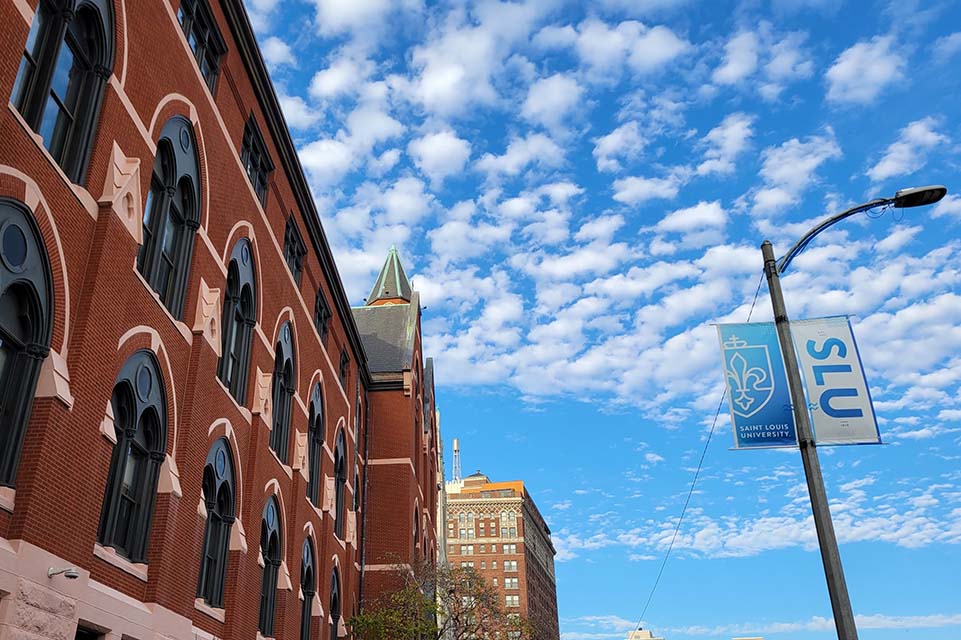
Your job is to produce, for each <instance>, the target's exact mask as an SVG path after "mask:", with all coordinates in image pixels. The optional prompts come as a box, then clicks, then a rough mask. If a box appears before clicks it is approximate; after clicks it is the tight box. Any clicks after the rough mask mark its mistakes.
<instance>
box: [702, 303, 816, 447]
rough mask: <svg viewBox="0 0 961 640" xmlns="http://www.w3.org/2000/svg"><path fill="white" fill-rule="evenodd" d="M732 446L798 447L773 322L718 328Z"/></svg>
mask: <svg viewBox="0 0 961 640" xmlns="http://www.w3.org/2000/svg"><path fill="white" fill-rule="evenodd" d="M717 335H718V338H719V339H720V341H721V354H722V356H723V357H724V379H725V381H726V383H727V396H728V401H729V403H730V405H731V422H732V424H733V426H734V447H735V448H736V449H752V448H760V447H794V446H797V433H796V431H795V428H794V415H793V414H792V412H791V394H790V391H789V389H788V386H787V376H786V375H785V373H784V358H783V356H782V355H781V346H780V344H778V340H777V331H776V330H775V328H774V323H773V322H753V323H748V324H720V325H717Z"/></svg>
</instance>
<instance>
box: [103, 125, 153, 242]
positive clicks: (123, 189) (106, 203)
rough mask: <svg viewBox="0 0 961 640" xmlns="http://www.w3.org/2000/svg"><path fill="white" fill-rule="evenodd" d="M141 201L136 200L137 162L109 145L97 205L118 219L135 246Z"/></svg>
mask: <svg viewBox="0 0 961 640" xmlns="http://www.w3.org/2000/svg"><path fill="white" fill-rule="evenodd" d="M142 203H143V200H142V199H141V197H140V158H128V157H127V156H126V155H125V154H124V152H123V151H121V150H120V147H119V146H118V145H117V142H116V141H114V143H113V151H112V153H111V155H110V164H109V165H108V166H107V178H106V180H105V181H104V185H103V195H101V196H100V199H99V202H98V204H99V205H100V206H101V207H109V208H110V210H111V211H113V213H114V215H116V216H117V217H118V218H120V221H121V222H122V223H123V225H124V227H125V228H126V229H127V233H129V234H130V236H131V237H132V238H133V239H134V241H135V242H136V243H137V244H141V243H143V204H142Z"/></svg>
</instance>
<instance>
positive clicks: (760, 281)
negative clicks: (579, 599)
mask: <svg viewBox="0 0 961 640" xmlns="http://www.w3.org/2000/svg"><path fill="white" fill-rule="evenodd" d="M763 282H764V274H763V273H762V274H761V277H760V278H759V279H758V281H757V288H756V289H755V290H754V299H753V300H752V301H751V308H750V310H749V311H748V313H747V320H746V322H750V321H751V316H753V315H754V308H755V307H756V306H757V299H758V296H759V295H760V293H761V284H763ZM726 398H727V388H726V387H725V389H724V393H722V394H721V401H720V402H718V404H717V409H716V410H715V411H714V420H713V421H712V422H711V430H710V431H709V432H708V434H707V440H706V441H705V442H704V449H703V450H702V451H701V458H700V460H698V462H697V468H696V469H695V470H694V477H693V478H692V479H691V487H690V489H688V492H687V498H686V499H685V500H684V506H683V507H682V508H681V514H680V515H679V516H678V518H677V524H676V525H675V526H674V533H673V535H672V536H671V542H670V544H668V545H667V551H666V552H665V554H664V559H663V560H662V561H661V566H660V568H659V569H658V571H657V577H656V578H654V585H653V586H652V587H651V592H650V593H649V594H648V596H647V601H646V602H645V603H644V608H643V609H642V610H641V616H640V619H639V620H638V622H637V628H640V627H641V625H642V624H644V618H645V616H646V615H647V610H648V608H649V607H650V606H651V601H652V600H653V599H654V594H655V593H656V592H657V587H658V585H659V584H660V582H661V576H662V575H664V568H665V567H666V566H667V561H668V559H669V558H670V557H671V551H673V550H674V543H675V542H676V541H677V534H678V533H679V532H680V530H681V523H682V522H683V521H684V516H685V514H686V513H687V508H688V506H690V504H691V497H692V496H693V495H694V489H695V487H696V486H697V480H698V477H700V475H701V469H702V467H703V466H704V458H705V457H706V456H707V450H708V448H709V447H710V446H711V439H712V438H713V437H714V431H715V430H716V428H717V419H718V417H719V416H720V415H721V409H722V408H723V407H724V400H725V399H726Z"/></svg>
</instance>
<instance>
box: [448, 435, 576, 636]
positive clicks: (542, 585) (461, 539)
mask: <svg viewBox="0 0 961 640" xmlns="http://www.w3.org/2000/svg"><path fill="white" fill-rule="evenodd" d="M455 446H456V445H455ZM454 455H455V456H456V455H457V453H455V454H454ZM554 554H555V550H554V545H553V543H552V542H551V531H550V528H548V526H547V524H546V523H545V522H544V518H543V517H541V514H540V512H539V511H538V510H537V505H535V504H534V499H533V498H532V497H531V496H530V494H529V493H528V492H527V490H526V489H525V487H524V483H523V482H522V481H520V480H514V481H510V482H491V481H490V478H488V477H487V476H485V475H484V474H482V473H481V472H479V471H478V472H477V473H474V474H472V475H470V476H467V477H466V478H464V479H463V480H454V481H452V482H448V483H447V560H448V562H450V563H451V565H453V566H454V567H473V568H474V570H476V571H477V572H478V573H479V574H481V575H482V576H483V577H484V578H485V579H486V580H488V581H489V582H490V583H492V584H493V585H494V586H495V587H498V588H500V589H501V590H502V591H503V594H504V605H505V610H506V611H507V612H508V613H510V612H517V613H520V614H521V615H523V616H524V617H526V618H527V619H528V620H529V621H530V623H531V624H532V625H533V627H534V636H533V637H534V639H535V640H558V639H559V638H560V632H559V628H558V620H557V588H556V583H555V578H554Z"/></svg>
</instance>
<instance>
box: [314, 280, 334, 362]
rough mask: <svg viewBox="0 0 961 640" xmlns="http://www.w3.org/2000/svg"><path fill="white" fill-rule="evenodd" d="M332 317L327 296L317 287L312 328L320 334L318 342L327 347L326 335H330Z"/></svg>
mask: <svg viewBox="0 0 961 640" xmlns="http://www.w3.org/2000/svg"><path fill="white" fill-rule="evenodd" d="M332 317H333V313H332V312H331V310H330V304H329V303H328V302H327V296H325V295H324V290H323V289H322V288H318V289H317V299H316V300H314V328H315V329H317V335H318V336H320V344H322V345H324V348H325V349H326V348H327V336H328V335H330V320H331V318H332Z"/></svg>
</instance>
